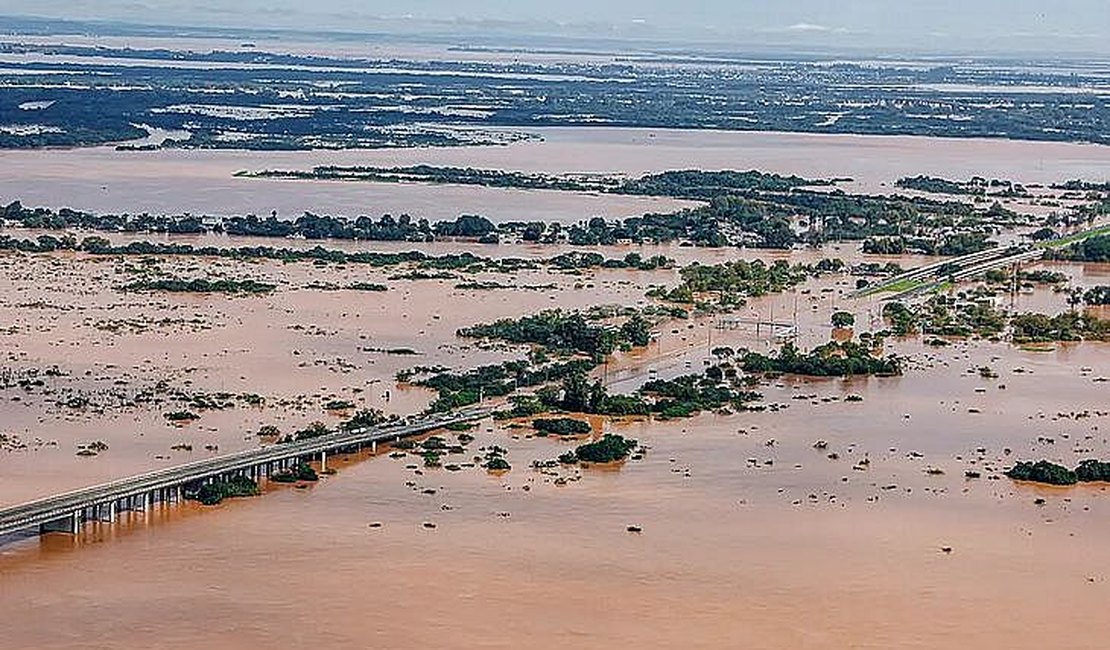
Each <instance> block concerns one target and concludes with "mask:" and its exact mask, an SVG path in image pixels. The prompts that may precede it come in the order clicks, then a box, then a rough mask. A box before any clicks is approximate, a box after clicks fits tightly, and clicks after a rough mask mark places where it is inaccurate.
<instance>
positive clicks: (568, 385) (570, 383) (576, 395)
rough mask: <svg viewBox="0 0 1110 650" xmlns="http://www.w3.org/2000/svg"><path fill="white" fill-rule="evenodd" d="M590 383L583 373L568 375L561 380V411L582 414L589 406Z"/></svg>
mask: <svg viewBox="0 0 1110 650" xmlns="http://www.w3.org/2000/svg"><path fill="white" fill-rule="evenodd" d="M590 392H591V391H590V382H589V381H588V380H587V379H586V375H585V374H583V373H575V374H573V375H569V376H568V377H567V378H566V379H564V380H563V404H562V406H563V409H565V410H567V411H572V412H577V413H582V412H584V411H586V410H588V409H589V406H590V397H591V395H590Z"/></svg>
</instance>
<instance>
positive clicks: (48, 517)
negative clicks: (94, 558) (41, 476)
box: [0, 408, 492, 536]
mask: <svg viewBox="0 0 1110 650" xmlns="http://www.w3.org/2000/svg"><path fill="white" fill-rule="evenodd" d="M491 412H492V411H490V410H489V409H484V408H472V409H465V410H462V411H458V412H455V413H450V414H443V415H437V416H431V417H428V418H423V419H421V420H417V421H414V422H398V423H396V424H389V425H383V426H378V427H367V428H362V429H355V430H352V431H342V432H338V433H333V434H329V435H325V436H320V437H318V438H312V439H309V440H302V441H298V442H293V443H289V444H274V445H269V446H266V447H260V448H258V449H248V450H246V451H241V452H237V453H233V454H225V455H221V456H215V457H213V458H206V459H204V460H199V461H195V462H192V463H186V464H184V465H176V466H174V467H166V468H162V469H157V470H154V471H151V472H147V473H145V474H139V475H138V476H132V477H129V478H124V479H119V480H115V481H110V482H108V483H103V484H100V485H94V486H91V487H87V488H82V489H80V490H75V491H72V492H66V493H64V494H57V495H54V496H50V497H45V498H42V499H38V500H35V501H31V502H28V503H23V504H20V505H16V506H10V507H7V508H2V509H0V536H2V535H9V534H12V533H16V532H19V531H22V530H27V529H31V528H36V527H37V528H38V530H39V531H40V532H48V531H64V532H69V533H73V534H76V533H77V532H79V531H80V528H81V526H82V525H83V524H84V522H86V521H92V520H103V521H112V520H114V519H115V516H116V513H117V512H118V511H120V510H128V509H131V510H133V509H146V508H150V507H151V506H152V505H153V504H155V503H163V502H173V501H180V500H181V499H182V496H183V490H184V488H185V486H186V485H193V484H198V483H201V482H204V481H214V480H217V479H222V478H230V477H232V476H237V475H239V476H249V477H251V478H253V479H256V480H257V479H260V478H263V477H266V476H269V475H271V474H272V473H274V472H276V471H280V470H282V469H285V468H287V467H291V466H293V465H295V464H296V463H298V462H302V461H304V460H310V459H311V460H316V459H319V460H321V462H326V458H327V456H326V455H327V453H328V452H332V451H336V450H344V449H353V448H359V447H361V446H364V445H368V444H369V445H373V446H376V445H377V443H379V442H390V441H393V440H397V439H400V438H404V437H407V436H414V435H419V434H421V433H427V432H429V431H432V430H435V429H438V428H441V427H444V426H447V425H449V424H453V423H465V422H473V421H475V420H480V419H482V418H484V417H486V416H487V415H489V414H490V413H491Z"/></svg>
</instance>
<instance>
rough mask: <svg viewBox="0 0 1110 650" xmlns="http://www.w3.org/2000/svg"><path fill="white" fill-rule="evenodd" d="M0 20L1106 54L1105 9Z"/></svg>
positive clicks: (811, 4)
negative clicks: (117, 22)
mask: <svg viewBox="0 0 1110 650" xmlns="http://www.w3.org/2000/svg"><path fill="white" fill-rule="evenodd" d="M0 13H3V14H7V15H28V16H41V17H50V18H71V19H80V20H90V19H100V20H114V21H125V22H137V23H152V24H169V25H196V26H208V25H217V26H223V27H251V26H253V27H267V28H273V27H276V28H294V29H319V30H335V29H340V30H345V31H361V30H365V31H377V32H381V31H390V32H398V33H405V32H407V33H454V34H460V35H468V36H484V35H494V36H495V35H499V34H510V33H511V34H521V35H525V34H532V35H546V36H565V37H574V38H596V39H623V40H648V41H666V42H669V43H673V44H676V45H681V44H690V45H695V44H719V45H728V46H732V47H735V48H737V49H744V47H745V46H746V45H752V46H761V45H777V46H785V47H790V46H797V47H799V48H806V47H828V48H842V49H868V48H875V49H887V50H898V49H907V50H930V51H938V52H944V51H950V52H964V51H967V52H975V51H995V52H1007V51H1012V52H1038V53H1047V54H1051V53H1076V52H1089V53H1095V54H1110V0H685V1H678V0H554V1H553V0H542V1H537V0H408V1H404V0H391V1H384V0H311V1H305V0H198V1H193V2H183V1H174V0H95V1H90V0H5V1H4V3H3V5H2V7H0Z"/></svg>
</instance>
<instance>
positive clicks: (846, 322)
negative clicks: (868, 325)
mask: <svg viewBox="0 0 1110 650" xmlns="http://www.w3.org/2000/svg"><path fill="white" fill-rule="evenodd" d="M855 324H856V317H855V316H853V315H851V314H850V313H848V312H846V311H838V312H836V313H834V314H833V315H832V326H833V327H836V328H843V327H851V326H853V325H855Z"/></svg>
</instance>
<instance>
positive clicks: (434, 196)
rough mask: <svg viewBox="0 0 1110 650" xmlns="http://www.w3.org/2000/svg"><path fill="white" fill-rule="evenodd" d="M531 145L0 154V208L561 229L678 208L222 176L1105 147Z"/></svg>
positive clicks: (882, 173) (555, 136) (1102, 171)
mask: <svg viewBox="0 0 1110 650" xmlns="http://www.w3.org/2000/svg"><path fill="white" fill-rule="evenodd" d="M527 131H528V132H529V133H535V134H537V135H539V136H541V137H542V138H543V139H542V141H527V142H516V143H513V144H510V145H506V146H488V147H456V148H441V149H419V148H418V149H381V150H359V151H308V152H250V151H181V150H165V151H144V152H136V151H122V152H121V151H116V150H115V149H114V148H112V147H97V148H87V149H68V150H54V151H48V152H43V151H0V165H3V166H4V167H5V168H6V169H17V170H19V173H18V174H9V175H4V176H3V177H0V201H4V202H7V201H11V200H16V199H19V200H22V201H23V202H24V204H27V205H47V206H52V207H61V206H68V207H73V208H78V209H86V210H93V211H98V212H136V213H138V212H151V213H174V214H179V213H182V212H192V213H194V214H200V213H203V214H224V215H226V214H247V213H253V214H260V215H265V214H269V213H270V211H271V210H276V211H277V212H278V213H279V214H280V215H282V216H285V217H288V218H292V217H295V216H297V215H300V214H301V213H302V212H305V211H310V212H314V213H317V214H346V215H361V214H367V215H372V216H377V215H380V214H385V213H390V214H394V215H397V214H410V215H412V216H414V217H427V218H429V219H432V220H436V219H443V218H454V217H456V216H458V215H460V214H482V215H485V216H487V217H489V218H490V219H492V220H495V221H514V220H528V219H540V220H550V221H560V222H563V223H573V222H576V221H580V220H582V219H587V218H589V217H592V216H603V217H607V218H618V217H626V216H631V215H638V214H643V213H645V212H668V211H673V210H675V209H678V208H680V207H682V206H688V205H691V203H690V202H684V201H676V200H671V199H661V198H651V197H626V196H614V195H606V194H601V195H598V194H581V193H566V192H554V191H524V190H513V189H496V188H484V187H467V186H436V187H429V186H427V185H424V184H419V183H414V184H406V183H386V184H379V183H361V182H349V181H295V180H272V179H267V180H262V179H248V178H236V177H234V176H233V175H234V174H235V172H237V171H243V170H248V171H259V170H265V169H271V170H272V169H281V170H309V169H311V168H313V167H314V166H317V165H341V166H351V165H364V166H386V167H391V166H406V165H414V164H432V165H447V166H463V167H466V166H471V167H479V168H488V169H504V170H519V171H526V172H547V173H565V172H589V173H609V174H627V175H631V176H637V175H641V174H644V173H650V172H660V171H665V170H668V169H691V168H700V169H740V170H746V169H759V170H762V171H766V172H777V173H782V174H799V175H802V176H808V177H811V178H844V177H850V178H853V179H855V182H854V183H849V184H845V185H844V186H843V187H844V189H845V190H849V191H852V190H854V191H863V192H874V193H887V192H890V191H891V187H892V186H893V184H894V182H895V181H896V180H898V179H899V178H901V177H903V176H915V175H918V174H929V175H935V176H941V177H946V178H956V179H966V178H970V177H971V176H974V175H979V176H984V177H987V178H1009V179H1018V180H1020V181H1022V182H1025V183H1044V184H1047V183H1052V182H1058V181H1063V180H1068V179H1073V178H1081V179H1086V180H1091V181H1106V180H1107V178H1108V177H1107V170H1108V169H1110V147H1105V146H1097V145H1080V144H1069V143H1032V142H1013V141H1006V140H976V139H947V138H917V137H888V136H852V135H808V134H790V133H742V132H727V131H726V132H719V131H680V130H666V129H616V128H577V127H576V128H542V129H527Z"/></svg>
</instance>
